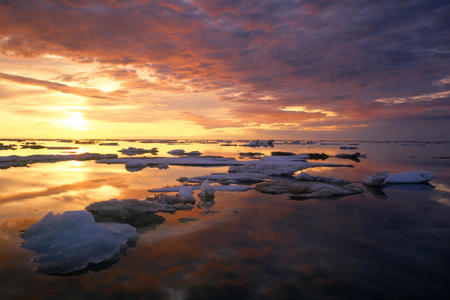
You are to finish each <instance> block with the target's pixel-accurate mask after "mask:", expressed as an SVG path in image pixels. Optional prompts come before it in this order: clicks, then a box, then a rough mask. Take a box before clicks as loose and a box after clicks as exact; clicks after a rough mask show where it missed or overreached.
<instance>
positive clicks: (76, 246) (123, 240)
mask: <svg viewBox="0 0 450 300" xmlns="http://www.w3.org/2000/svg"><path fill="white" fill-rule="evenodd" d="M21 237H22V238H23V239H24V240H25V241H24V242H23V243H22V247H23V248H25V249H28V250H32V251H34V252H35V255H34V258H33V263H34V264H36V265H37V271H38V272H40V273H45V274H70V273H73V272H76V271H80V270H84V269H86V268H87V267H88V266H89V265H90V264H100V263H103V262H107V261H114V260H117V259H118V258H119V256H120V254H123V253H125V251H126V249H127V248H128V247H129V245H130V244H132V243H136V241H137V240H138V236H137V233H136V229H135V228H133V227H132V226H130V225H128V224H118V223H95V220H94V217H93V216H92V215H91V214H90V213H89V212H87V211H67V212H65V213H63V214H56V215H54V214H53V213H51V212H50V213H48V214H47V215H46V216H45V217H44V218H42V219H41V220H40V221H38V222H37V223H35V224H33V225H31V227H30V228H28V229H27V230H26V231H25V232H24V233H23V234H22V235H21Z"/></svg>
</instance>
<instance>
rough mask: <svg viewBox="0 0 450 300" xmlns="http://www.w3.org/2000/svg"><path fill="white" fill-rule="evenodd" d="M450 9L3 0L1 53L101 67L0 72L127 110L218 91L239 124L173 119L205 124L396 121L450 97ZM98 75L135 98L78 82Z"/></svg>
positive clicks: (308, 1) (384, 4) (198, 0)
mask: <svg viewBox="0 0 450 300" xmlns="http://www.w3.org/2000/svg"><path fill="white" fill-rule="evenodd" d="M449 14H450V7H449V6H448V4H447V2H445V1H421V0H410V1H401V2H398V1H390V0H381V1H350V0H348V1H347V0H344V1H331V0H330V1H313V0H305V1H301V2H299V1H295V0H280V1H269V0H261V1H225V0H221V1H206V0H193V1H182V0H172V1H150V0H149V1H147V0H129V1H106V0H97V1H95V0H94V1H84V0H83V1H69V0H66V1H56V0H30V1H26V2H24V1H2V2H1V3H0V51H1V52H2V53H3V55H6V56H8V57H10V58H13V59H14V58H18V57H26V58H30V59H31V58H38V57H43V56H45V55H56V56H60V57H64V58H66V59H70V60H72V61H75V62H77V63H79V64H85V65H89V64H96V65H98V66H100V67H99V68H97V69H96V70H95V71H91V72H90V73H89V72H87V73H83V74H78V76H74V75H77V74H61V77H58V78H57V79H55V81H62V82H64V83H67V84H64V83H61V82H51V81H46V80H41V79H33V78H26V77H20V76H18V75H10V74H3V75H2V76H1V77H2V78H3V79H8V80H12V81H15V82H21V83H27V84H32V85H38V86H44V87H46V88H48V89H52V90H57V91H61V92H65V93H72V94H76V95H82V96H86V97H90V98H97V99H105V100H109V99H119V98H126V99H121V100H122V101H127V104H132V102H133V101H136V102H139V101H143V100H142V99H145V97H144V96H143V95H144V93H146V92H148V91H152V92H154V91H161V92H170V93H173V94H182V95H185V97H186V98H190V99H195V97H197V95H198V93H206V92H208V93H215V94H216V95H217V97H218V99H219V100H220V101H222V103H223V105H222V106H221V108H220V112H219V111H218V112H217V114H219V113H220V114H222V115H226V116H229V118H230V119H226V118H225V119H222V118H220V119H217V118H212V119H208V118H210V117H209V116H208V117H203V116H207V114H206V113H205V112H201V113H197V112H196V111H194V110H192V111H189V109H185V108H182V109H179V110H178V111H176V113H174V114H173V115H174V116H179V115H180V114H182V113H183V112H184V111H186V112H187V114H184V117H186V118H187V119H188V120H190V121H193V122H195V123H197V124H199V125H201V126H203V127H204V128H207V129H213V128H227V127H237V126H238V125H239V126H241V125H242V124H252V123H253V124H278V123H293V124H300V125H304V124H305V123H312V122H316V123H321V122H332V123H333V126H338V125H339V124H346V123H347V122H352V121H355V122H358V123H360V124H372V123H376V122H378V121H379V120H380V119H383V118H393V112H392V111H395V113H397V114H402V115H404V116H409V115H413V114H421V113H424V112H426V111H431V110H434V109H436V106H437V105H438V104H436V103H435V102H437V101H431V100H437V99H444V98H445V97H447V96H448V95H447V94H446V93H447V91H445V90H444V89H443V88H444V85H445V84H446V82H447V81H448V80H447V81H446V79H445V78H447V77H448V70H449V68H450V44H449V42H448V38H447V36H449V35H450V25H449V23H448V15H449ZM5 72H6V71H5ZM11 76H13V77H11ZM96 76H106V77H108V78H110V79H112V80H114V81H117V82H120V86H121V87H122V89H125V90H126V91H128V93H127V94H125V92H124V91H123V90H120V91H116V92H111V93H105V92H102V91H101V90H100V89H89V88H86V87H74V86H70V85H69V84H71V82H74V81H79V83H82V82H83V80H84V81H85V80H86V78H92V77H96ZM46 78H49V77H46ZM436 82H439V83H440V84H439V85H436ZM135 95H139V97H135ZM343 95H345V96H343ZM398 95H421V96H412V97H411V96H408V97H399V96H398ZM149 98H150V97H149ZM373 99H376V100H375V102H374V101H373ZM149 101H151V100H149ZM393 103H397V105H396V106H398V107H396V108H395V109H394V110H392V105H390V104H393ZM166 104H167V105H169V106H170V105H173V106H176V104H175V102H173V103H172V102H171V100H167V102H166ZM400 104H409V105H410V106H408V108H404V107H403V106H401V105H400ZM292 107H297V108H299V107H300V108H305V109H304V110H299V111H292V109H289V108H292ZM282 109H284V111H283V110H282ZM289 110H290V111H289ZM330 112H332V113H334V114H336V115H337V116H332V115H330ZM330 118H334V119H332V120H331V119H330ZM323 119H325V120H323ZM423 122H425V121H423ZM424 125H425V126H426V124H425V123H424ZM327 126H328V125H327ZM330 126H331V125H330Z"/></svg>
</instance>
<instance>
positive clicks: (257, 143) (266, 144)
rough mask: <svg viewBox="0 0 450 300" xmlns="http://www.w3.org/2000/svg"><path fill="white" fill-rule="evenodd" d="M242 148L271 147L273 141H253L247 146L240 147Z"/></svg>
mask: <svg viewBox="0 0 450 300" xmlns="http://www.w3.org/2000/svg"><path fill="white" fill-rule="evenodd" d="M241 146H243V147H261V146H262V147H273V140H267V141H260V140H254V141H251V142H249V143H248V144H243V145H241Z"/></svg>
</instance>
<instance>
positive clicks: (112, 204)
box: [85, 199, 175, 227]
mask: <svg viewBox="0 0 450 300" xmlns="http://www.w3.org/2000/svg"><path fill="white" fill-rule="evenodd" d="M85 209H86V210H87V211H89V212H90V213H92V215H94V217H95V219H96V220H97V221H100V222H119V223H127V224H130V225H133V226H135V227H139V226H148V225H153V224H160V223H162V222H164V218H163V217H161V216H158V215H155V213H157V212H174V211H175V208H174V207H173V206H172V205H169V204H167V203H165V202H161V201H149V200H137V199H125V200H121V201H119V200H117V199H111V200H108V201H99V202H94V203H91V204H89V205H88V206H86V208H85Z"/></svg>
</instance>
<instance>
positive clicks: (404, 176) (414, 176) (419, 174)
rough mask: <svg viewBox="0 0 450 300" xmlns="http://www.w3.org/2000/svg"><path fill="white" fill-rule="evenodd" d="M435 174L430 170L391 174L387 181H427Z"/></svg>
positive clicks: (389, 182) (388, 182)
mask: <svg viewBox="0 0 450 300" xmlns="http://www.w3.org/2000/svg"><path fill="white" fill-rule="evenodd" d="M434 177H435V176H434V175H433V173H431V172H428V171H415V172H403V173H395V174H389V175H388V176H387V178H386V181H385V183H387V184H391V183H427V182H428V181H430V180H432V179H433V178H434Z"/></svg>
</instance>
